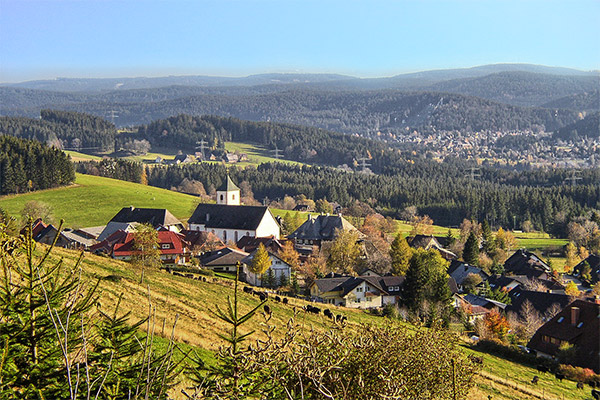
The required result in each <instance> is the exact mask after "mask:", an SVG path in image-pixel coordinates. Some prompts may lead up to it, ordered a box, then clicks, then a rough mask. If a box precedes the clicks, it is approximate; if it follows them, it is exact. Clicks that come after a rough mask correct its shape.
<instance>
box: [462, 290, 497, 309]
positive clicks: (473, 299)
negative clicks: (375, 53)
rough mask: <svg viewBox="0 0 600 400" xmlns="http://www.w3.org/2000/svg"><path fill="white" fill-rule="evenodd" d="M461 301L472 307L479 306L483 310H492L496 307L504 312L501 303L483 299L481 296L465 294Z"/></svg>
mask: <svg viewBox="0 0 600 400" xmlns="http://www.w3.org/2000/svg"><path fill="white" fill-rule="evenodd" d="M463 299H464V300H465V301H466V302H468V303H469V304H472V305H474V306H481V307H484V308H488V309H489V308H493V307H498V308H501V309H502V310H504V309H505V308H506V304H504V303H501V302H499V301H496V300H492V299H488V298H485V297H481V296H477V295H474V294H471V293H469V294H467V295H466V296H465V297H463Z"/></svg>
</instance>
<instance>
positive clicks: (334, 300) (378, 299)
mask: <svg viewBox="0 0 600 400" xmlns="http://www.w3.org/2000/svg"><path fill="white" fill-rule="evenodd" d="M403 282H404V277H403V276H375V274H373V275H371V276H358V277H352V276H341V277H340V276H337V277H333V278H323V279H317V280H316V281H315V282H314V283H313V284H312V285H311V286H310V294H311V296H312V297H313V298H314V299H316V300H317V301H320V302H323V303H327V304H334V305H336V306H344V307H351V308H377V307H382V306H384V305H386V304H395V303H397V302H398V300H399V297H400V291H401V288H402V283H403Z"/></svg>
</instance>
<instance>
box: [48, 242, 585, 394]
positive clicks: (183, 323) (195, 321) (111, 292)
mask: <svg viewBox="0 0 600 400" xmlns="http://www.w3.org/2000/svg"><path fill="white" fill-rule="evenodd" d="M39 246H40V247H42V248H43V247H45V246H43V245H39ZM58 257H61V258H63V260H64V263H65V265H67V266H72V265H74V263H75V260H76V259H77V257H78V253H77V252H76V251H72V250H65V249H60V248H58V249H56V250H55V252H54V253H53V255H52V258H53V259H57V258H58ZM81 268H82V278H83V280H84V282H87V283H88V284H91V282H94V281H96V280H97V279H100V286H99V290H100V293H101V294H102V297H101V299H100V303H99V306H100V307H101V309H102V310H104V311H105V312H110V311H112V310H113V309H114V307H115V305H116V302H117V300H118V298H119V296H121V295H122V296H123V298H122V303H121V307H122V309H126V310H130V311H131V321H132V322H133V321H136V320H139V319H142V318H145V317H146V316H147V315H148V306H149V303H150V304H151V306H152V307H153V309H155V310H156V311H155V319H154V321H155V322H154V325H153V326H151V329H153V330H154V332H155V335H156V336H157V337H158V338H167V337H169V336H170V334H171V328H172V326H173V324H174V322H175V319H176V318H178V320H177V324H176V326H175V330H174V339H175V341H176V342H177V343H179V346H180V347H182V348H185V349H189V346H193V347H195V348H196V351H197V352H198V353H199V355H200V356H201V358H202V359H204V360H206V361H207V362H214V351H215V350H217V349H218V347H219V346H220V345H222V344H223V341H222V340H221V339H220V338H219V337H218V334H219V333H222V332H223V331H224V330H225V329H226V328H227V327H226V326H225V325H224V323H223V322H222V321H221V320H219V319H218V318H216V317H215V315H214V314H212V313H211V312H210V310H215V309H216V307H217V306H221V307H222V306H223V304H224V302H225V301H226V298H227V296H232V294H233V289H232V282H231V281H229V280H222V279H216V280H214V279H213V278H210V277H209V278H208V279H207V282H203V281H200V280H194V279H189V278H184V277H179V276H174V275H171V274H167V273H164V272H159V271H156V270H148V269H146V270H145V272H144V283H143V284H140V276H141V270H139V269H138V268H136V267H134V266H132V265H131V264H128V263H125V262H121V261H116V260H112V259H107V258H105V257H99V256H95V255H91V254H85V256H84V258H83V262H82V264H81ZM239 301H240V308H241V311H244V310H249V309H250V308H251V307H253V306H255V305H257V304H258V302H259V300H258V299H257V298H256V297H254V296H251V295H249V294H246V293H243V292H242V291H240V292H239ZM289 301H290V304H288V305H285V304H282V303H278V302H276V301H273V300H272V299H271V300H269V306H270V307H271V310H272V315H273V317H272V319H271V321H270V323H271V324H272V325H275V326H276V327H277V329H276V331H275V335H279V334H280V333H281V332H282V331H283V330H284V326H285V324H286V323H287V321H288V320H289V318H291V317H292V316H294V308H296V309H299V308H300V307H301V306H303V305H304V304H306V303H305V302H304V301H302V300H299V299H292V298H290V299H289ZM319 307H321V308H322V309H323V308H330V309H331V310H332V312H334V313H335V314H341V315H344V316H346V317H347V318H348V328H347V329H352V327H353V326H356V325H357V324H362V323H374V324H381V323H383V322H384V320H383V319H382V318H381V317H375V316H371V315H369V314H367V313H364V312H362V311H357V310H350V309H344V308H339V307H331V306H326V305H322V304H321V305H319ZM295 320H296V322H297V323H299V324H300V326H301V328H302V329H316V330H324V329H327V328H329V327H330V326H331V322H330V321H329V320H328V319H327V318H326V317H324V316H323V315H322V314H320V315H313V314H310V313H306V312H304V311H302V310H300V311H299V312H298V314H297V315H296V317H295ZM262 321H263V318H262V317H261V316H260V314H259V315H257V316H256V317H255V318H253V319H251V320H250V321H249V322H247V323H246V324H244V331H245V332H248V331H250V330H253V329H254V330H256V333H255V334H254V335H253V336H252V338H253V339H258V338H261V337H262V333H261V329H262V325H261V322H262ZM397 324H398V325H397V327H398V329H405V330H409V331H412V330H414V329H415V327H414V326H412V325H409V324H406V323H397ZM143 329H146V325H143ZM465 351H468V352H472V350H465ZM476 355H477V356H481V357H482V358H483V360H484V364H483V369H482V371H481V374H480V376H477V377H476V383H477V384H476V387H475V388H474V389H473V390H472V392H471V394H470V396H469V399H472V400H476V399H477V400H478V399H482V398H483V399H485V398H487V396H488V395H493V398H494V399H534V398H541V396H540V395H541V394H542V393H541V392H542V390H543V394H544V396H545V397H544V398H546V399H552V400H557V399H573V400H579V399H581V400H583V399H585V398H586V397H585V393H583V392H582V391H577V390H575V389H574V387H575V383H574V382H571V381H566V380H565V381H562V382H558V381H557V380H556V379H554V377H553V376H552V375H550V374H543V375H542V376H541V377H540V383H539V385H538V386H533V385H531V383H530V382H531V379H532V377H533V376H534V375H539V372H538V371H536V370H535V369H533V368H530V367H526V366H523V365H520V364H516V363H512V362H509V361H507V360H504V359H501V358H499V357H496V356H492V355H489V354H483V353H476ZM172 395H173V396H174V397H175V398H183V397H182V396H181V394H180V393H179V391H178V390H177V391H173V393H172Z"/></svg>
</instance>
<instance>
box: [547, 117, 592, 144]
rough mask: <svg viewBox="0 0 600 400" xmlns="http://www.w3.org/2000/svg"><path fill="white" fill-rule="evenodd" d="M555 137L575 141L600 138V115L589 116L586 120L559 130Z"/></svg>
mask: <svg viewBox="0 0 600 400" xmlns="http://www.w3.org/2000/svg"><path fill="white" fill-rule="evenodd" d="M553 137H554V138H555V139H563V140H573V141H578V140H581V138H590V139H594V138H596V139H597V138H600V113H594V114H589V115H587V116H586V117H585V118H584V119H582V120H580V121H577V122H575V123H574V124H570V125H567V126H565V127H564V128H561V129H559V130H558V132H555V133H554V135H553Z"/></svg>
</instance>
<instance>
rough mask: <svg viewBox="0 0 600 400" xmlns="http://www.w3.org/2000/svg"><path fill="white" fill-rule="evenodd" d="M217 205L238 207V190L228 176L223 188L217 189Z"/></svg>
mask: <svg viewBox="0 0 600 400" xmlns="http://www.w3.org/2000/svg"><path fill="white" fill-rule="evenodd" d="M217 204H224V205H228V206H239V205H240V188H239V187H237V186H235V184H234V183H233V181H232V180H231V178H230V177H229V175H227V180H226V181H225V183H224V184H223V186H221V187H220V188H219V189H217Z"/></svg>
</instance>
